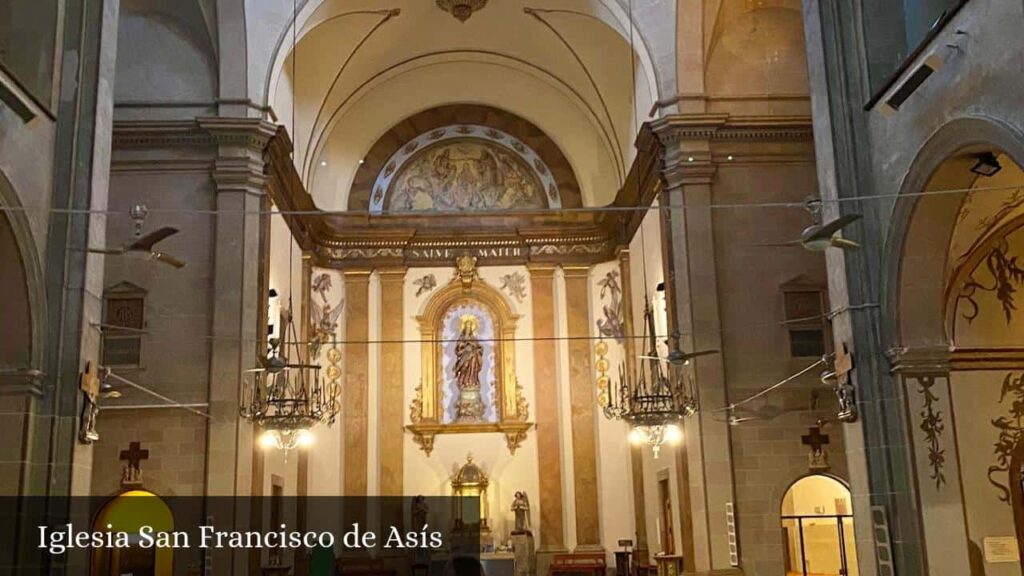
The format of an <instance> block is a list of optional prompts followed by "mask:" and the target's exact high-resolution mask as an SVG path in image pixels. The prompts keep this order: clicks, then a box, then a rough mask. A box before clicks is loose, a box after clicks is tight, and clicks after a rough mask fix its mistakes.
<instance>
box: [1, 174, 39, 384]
mask: <svg viewBox="0 0 1024 576" xmlns="http://www.w3.org/2000/svg"><path fill="white" fill-rule="evenodd" d="M0 268H2V269H3V270H4V271H5V281H4V287H3V291H4V293H5V294H6V296H5V297H4V309H5V311H11V312H12V313H5V314H4V315H3V317H2V318H0V330H3V333H4V344H5V346H4V349H3V353H2V354H0V369H8V368H13V369H15V370H16V371H18V372H23V371H28V370H42V366H43V361H44V357H43V352H44V350H45V342H46V286H45V283H44V281H43V271H42V265H41V264H40V261H39V254H38V252H37V250H36V242H35V240H34V239H33V236H32V230H31V227H30V225H29V221H28V218H27V217H26V215H25V212H24V211H23V206H22V204H21V201H20V200H19V199H18V194H17V193H16V192H15V190H14V187H13V186H12V185H11V183H10V181H9V180H8V179H7V177H6V175H5V174H4V173H3V171H2V170H0ZM8 278H10V280H8ZM17 335H21V337H20V338H19V337H18V336H17Z"/></svg>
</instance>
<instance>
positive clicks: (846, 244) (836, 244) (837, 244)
mask: <svg viewBox="0 0 1024 576" xmlns="http://www.w3.org/2000/svg"><path fill="white" fill-rule="evenodd" d="M831 244H832V247H833V248H839V249H840V250H847V251H850V252H853V251H856V250H860V244H858V243H857V242H854V241H853V240H847V239H846V238H839V237H835V238H833V239H832V241H831Z"/></svg>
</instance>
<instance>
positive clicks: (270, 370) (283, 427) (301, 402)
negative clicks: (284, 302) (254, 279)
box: [239, 302, 341, 451]
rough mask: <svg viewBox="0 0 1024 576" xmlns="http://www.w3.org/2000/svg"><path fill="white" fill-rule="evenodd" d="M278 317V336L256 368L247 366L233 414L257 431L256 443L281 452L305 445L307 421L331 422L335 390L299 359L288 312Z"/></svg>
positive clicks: (337, 407) (311, 423)
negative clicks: (280, 337)
mask: <svg viewBox="0 0 1024 576" xmlns="http://www.w3.org/2000/svg"><path fill="white" fill-rule="evenodd" d="M289 305H290V302H289ZM284 316H285V320H286V324H285V329H284V331H283V335H284V340H283V341H281V340H278V339H277V338H271V339H270V346H271V352H270V356H269V357H267V358H266V359H265V360H262V361H261V364H262V367H260V368H254V369H252V370H248V371H247V378H246V379H245V380H243V391H242V399H241V405H240V408H239V413H240V414H241V416H242V417H243V418H245V419H247V420H250V421H252V422H253V423H255V424H257V425H258V426H259V427H260V428H261V429H262V430H263V433H262V435H261V436H260V438H259V442H260V445H261V446H263V447H265V448H279V449H281V450H285V451H287V450H293V449H295V448H298V447H304V446H309V445H311V444H312V442H313V434H312V432H311V429H312V428H313V426H315V425H317V424H321V423H322V424H326V425H327V426H331V425H332V424H334V421H335V420H336V419H337V416H338V412H339V411H340V408H341V403H340V401H339V400H340V396H341V390H340V387H339V386H338V385H337V384H327V383H325V382H324V380H323V378H322V377H321V376H320V366H319V365H317V364H311V363H304V362H303V356H302V348H301V347H300V345H299V342H298V339H297V338H296V333H295V323H294V322H293V321H292V314H291V311H290V310H288V311H286V312H284ZM292 354H294V356H293V355H292ZM291 359H295V360H296V361H297V362H294V363H293V362H290V360H291ZM307 360H308V359H307ZM249 375H251V376H249Z"/></svg>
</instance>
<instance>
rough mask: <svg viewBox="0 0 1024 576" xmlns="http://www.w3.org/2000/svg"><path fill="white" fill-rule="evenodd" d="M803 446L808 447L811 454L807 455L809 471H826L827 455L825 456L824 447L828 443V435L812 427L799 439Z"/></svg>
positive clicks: (818, 428) (816, 427)
mask: <svg viewBox="0 0 1024 576" xmlns="http://www.w3.org/2000/svg"><path fill="white" fill-rule="evenodd" d="M800 441H801V442H803V445H804V446H810V447H811V452H810V454H808V455H807V462H808V467H809V468H810V469H811V470H828V468H829V466H828V455H827V454H825V446H827V445H828V443H829V437H828V434H822V433H821V428H820V427H818V426H812V427H811V428H808V429H807V434H806V435H804V436H801V437H800Z"/></svg>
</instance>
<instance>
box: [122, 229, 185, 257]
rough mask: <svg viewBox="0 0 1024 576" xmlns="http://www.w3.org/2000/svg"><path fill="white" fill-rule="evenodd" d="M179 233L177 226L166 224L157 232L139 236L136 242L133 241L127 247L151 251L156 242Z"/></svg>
mask: <svg viewBox="0 0 1024 576" xmlns="http://www.w3.org/2000/svg"><path fill="white" fill-rule="evenodd" d="M177 233H178V229H177V228H171V227H170V226H165V227H163V228H161V229H159V230H157V231H155V232H150V233H149V234H146V235H145V236H143V237H142V238H139V239H138V240H136V241H135V242H132V243H131V244H129V245H128V247H127V249H128V250H132V251H143V252H149V251H150V250H152V249H153V245H154V244H156V243H157V242H159V241H161V240H163V239H164V238H167V237H168V236H173V235H175V234H177Z"/></svg>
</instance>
